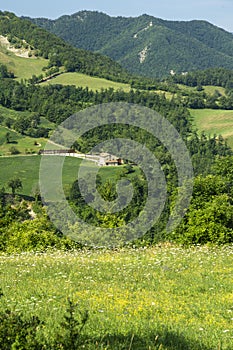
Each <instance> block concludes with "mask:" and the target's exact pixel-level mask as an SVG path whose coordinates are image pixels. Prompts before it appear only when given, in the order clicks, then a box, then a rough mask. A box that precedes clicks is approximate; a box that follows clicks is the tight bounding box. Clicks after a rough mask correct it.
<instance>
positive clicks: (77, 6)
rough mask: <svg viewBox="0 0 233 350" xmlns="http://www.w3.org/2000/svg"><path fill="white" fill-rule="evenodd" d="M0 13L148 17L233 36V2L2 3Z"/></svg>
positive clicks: (81, 0)
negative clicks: (204, 25)
mask: <svg viewBox="0 0 233 350" xmlns="http://www.w3.org/2000/svg"><path fill="white" fill-rule="evenodd" d="M0 10H2V11H10V12H14V13H15V14H16V15H18V16H30V17H46V18H51V19H55V18H58V17H60V16H62V15H70V14H73V13H75V12H78V11H82V10H93V11H94V10H95V11H101V12H104V13H106V14H108V15H111V16H125V17H135V16H139V15H142V14H144V13H146V14H148V15H152V16H154V17H158V18H163V19H168V20H185V21H186V20H192V19H202V20H206V21H208V22H210V23H213V24H215V25H217V26H218V27H221V28H223V29H225V30H227V31H230V32H233V0H162V1H161V0H115V1H114V0H53V1H51V0H50V1H48V0H34V1H33V0H0Z"/></svg>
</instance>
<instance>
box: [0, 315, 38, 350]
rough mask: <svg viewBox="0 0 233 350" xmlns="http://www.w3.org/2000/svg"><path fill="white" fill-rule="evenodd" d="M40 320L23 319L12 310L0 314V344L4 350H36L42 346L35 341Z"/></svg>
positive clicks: (34, 317) (33, 318)
mask: <svg viewBox="0 0 233 350" xmlns="http://www.w3.org/2000/svg"><path fill="white" fill-rule="evenodd" d="M40 326H42V322H41V320H40V319H39V318H38V317H36V316H32V317H31V318H29V319H24V317H23V316H22V315H20V314H19V313H17V312H15V311H12V310H5V311H2V312H0V344H1V349H4V350H38V349H42V345H41V344H40V343H39V341H38V340H37V339H36V334H37V332H38V328H39V327H40Z"/></svg>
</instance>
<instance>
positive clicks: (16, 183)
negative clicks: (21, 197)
mask: <svg viewBox="0 0 233 350" xmlns="http://www.w3.org/2000/svg"><path fill="white" fill-rule="evenodd" d="M7 186H8V187H10V188H11V191H12V194H13V196H14V195H15V192H16V191H17V190H19V189H20V188H22V187H23V185H22V181H21V180H20V179H19V178H14V179H10V180H9V181H8V183H7Z"/></svg>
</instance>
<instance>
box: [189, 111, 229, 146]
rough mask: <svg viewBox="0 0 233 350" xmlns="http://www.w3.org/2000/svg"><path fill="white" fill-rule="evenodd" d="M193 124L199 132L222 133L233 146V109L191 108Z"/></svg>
mask: <svg viewBox="0 0 233 350" xmlns="http://www.w3.org/2000/svg"><path fill="white" fill-rule="evenodd" d="M190 113H191V116H192V117H193V125H194V127H196V128H197V130H198V132H199V133H201V132H202V131H205V132H206V134H209V135H211V136H213V135H214V134H215V135H222V136H223V137H224V138H225V139H227V140H228V144H229V146H231V147H233V111H227V110H219V109H190Z"/></svg>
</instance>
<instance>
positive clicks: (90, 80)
mask: <svg viewBox="0 0 233 350" xmlns="http://www.w3.org/2000/svg"><path fill="white" fill-rule="evenodd" d="M46 84H62V85H74V86H76V87H83V88H85V87H88V88H89V89H90V90H93V91H96V90H97V91H100V90H101V89H108V88H113V89H114V90H119V89H122V90H124V91H129V90H130V85H129V84H123V83H117V82H114V81H111V80H107V79H103V78H96V77H90V76H89V75H85V74H82V73H63V74H61V75H59V76H57V77H56V78H53V79H51V80H48V81H47V82H45V83H42V84H41V86H43V85H46Z"/></svg>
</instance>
